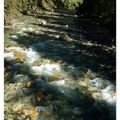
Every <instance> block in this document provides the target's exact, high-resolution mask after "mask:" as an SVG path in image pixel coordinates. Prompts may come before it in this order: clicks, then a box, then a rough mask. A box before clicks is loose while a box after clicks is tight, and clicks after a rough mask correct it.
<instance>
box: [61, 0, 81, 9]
mask: <svg viewBox="0 0 120 120" xmlns="http://www.w3.org/2000/svg"><path fill="white" fill-rule="evenodd" d="M62 2H63V4H64V5H65V6H66V7H67V8H68V9H75V8H76V7H78V6H79V4H82V3H83V0H62Z"/></svg>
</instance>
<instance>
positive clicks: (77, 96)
mask: <svg viewBox="0 0 120 120" xmlns="http://www.w3.org/2000/svg"><path fill="white" fill-rule="evenodd" d="M16 64H17V67H15V66H16V65H15V61H7V60H5V65H6V66H7V67H9V66H11V71H12V73H14V72H15V71H16V72H17V73H16V74H23V75H29V77H30V80H32V82H33V83H32V86H31V87H26V86H24V87H22V89H17V90H16V94H14V95H13V96H11V97H10V95H9V99H7V100H5V102H6V103H9V102H15V103H16V102H17V101H20V100H21V99H22V101H24V102H25V103H26V104H28V102H29V100H30V102H31V104H32V105H33V106H44V107H45V106H47V105H48V103H47V100H46V99H45V98H43V100H42V101H40V102H39V101H36V102H35V101H33V97H31V95H33V94H34V95H35V94H36V93H38V92H40V91H43V90H44V96H47V95H49V94H51V95H53V98H52V100H51V101H50V102H51V105H52V106H53V113H54V114H55V115H57V116H58V118H57V119H58V120H60V119H61V117H64V118H65V119H69V120H74V119H84V120H101V119H102V120H106V119H109V120H115V108H114V107H113V106H109V109H108V106H107V105H106V103H104V101H101V100H94V99H93V98H92V97H91V96H90V95H89V94H85V93H82V92H81V90H80V89H78V88H76V89H71V88H69V87H64V86H63V87H59V86H58V87H57V86H54V85H51V84H49V83H47V82H45V81H44V80H42V79H40V78H39V79H36V76H34V75H33V74H32V72H31V69H30V67H29V66H28V65H26V64H24V63H19V62H16ZM23 66H24V68H23ZM25 71H26V72H25ZM14 77H15V75H14V74H12V75H11V77H10V79H9V81H7V84H11V83H17V82H18V83H19V82H22V83H23V82H25V81H24V78H23V79H20V80H19V79H17V81H15V79H13V78H14ZM63 91H64V92H63ZM34 97H35V96H34ZM57 100H59V101H60V100H61V102H62V103H61V104H58V103H56V101H57ZM64 101H67V103H66V102H65V103H64ZM101 103H103V104H101ZM49 104H50V103H49ZM68 106H69V107H68ZM67 107H68V108H67ZM66 108H67V111H66ZM76 108H77V109H78V113H73V112H72V111H73V110H74V109H76ZM111 110H112V113H111ZM72 115H73V116H74V117H75V118H71V116H72Z"/></svg>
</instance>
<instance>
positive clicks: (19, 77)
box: [13, 74, 31, 82]
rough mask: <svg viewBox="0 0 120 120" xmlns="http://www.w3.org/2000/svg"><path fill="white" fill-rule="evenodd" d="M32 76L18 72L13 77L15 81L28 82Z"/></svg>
mask: <svg viewBox="0 0 120 120" xmlns="http://www.w3.org/2000/svg"><path fill="white" fill-rule="evenodd" d="M30 79H31V78H30V77H29V76H28V75H23V74H17V75H15V76H14V77H13V81H14V82H27V81H29V80H30Z"/></svg>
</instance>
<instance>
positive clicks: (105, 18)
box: [78, 0, 116, 28]
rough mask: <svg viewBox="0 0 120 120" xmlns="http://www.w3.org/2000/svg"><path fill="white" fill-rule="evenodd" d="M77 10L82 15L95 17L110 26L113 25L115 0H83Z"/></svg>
mask: <svg viewBox="0 0 120 120" xmlns="http://www.w3.org/2000/svg"><path fill="white" fill-rule="evenodd" d="M78 11H79V14H80V15H82V16H84V17H89V18H95V19H98V20H100V21H101V22H102V23H103V24H105V25H109V26H110V27H111V28H113V27H115V21H116V19H115V16H116V13H115V12H116V0H99V1H98V0H84V2H83V4H82V5H80V6H79V8H78Z"/></svg>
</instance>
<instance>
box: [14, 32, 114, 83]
mask: <svg viewBox="0 0 120 120" xmlns="http://www.w3.org/2000/svg"><path fill="white" fill-rule="evenodd" d="M25 33H27V36H22V35H19V39H17V40H15V39H14V41H16V42H17V43H19V44H21V45H22V46H25V47H27V48H28V47H29V46H32V45H33V47H35V49H36V50H37V52H38V53H40V55H42V57H43V58H47V59H50V60H54V61H59V60H62V61H64V62H66V63H67V64H68V65H69V64H72V65H74V66H76V67H77V66H81V67H83V68H86V69H88V68H90V69H92V70H93V71H95V72H100V73H101V72H103V74H104V75H107V76H108V77H109V79H110V80H113V82H115V81H114V80H115V53H114V52H112V51H105V50H104V49H103V47H102V46H94V45H93V46H89V45H84V44H82V43H81V42H79V40H77V41H76V40H74V39H73V40H72V41H69V40H68V39H66V38H64V37H60V38H56V37H55V36H54V35H53V36H50V35H49V31H48V32H45V34H37V35H36V34H35V33H34V32H25Z"/></svg>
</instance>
